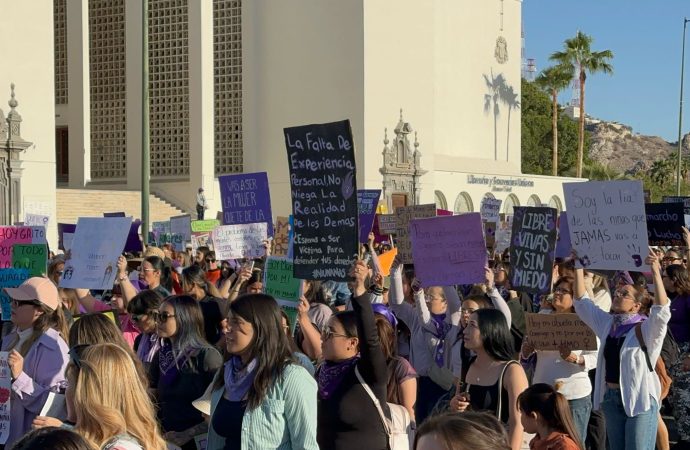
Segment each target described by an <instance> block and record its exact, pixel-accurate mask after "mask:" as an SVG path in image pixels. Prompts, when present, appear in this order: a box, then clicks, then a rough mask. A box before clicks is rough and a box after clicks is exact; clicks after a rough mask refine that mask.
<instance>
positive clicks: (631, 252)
mask: <svg viewBox="0 0 690 450" xmlns="http://www.w3.org/2000/svg"><path fill="white" fill-rule="evenodd" d="M563 193H564V194H565V204H566V208H567V210H568V227H569V230H570V242H571V245H572V247H573V249H575V251H576V252H577V261H576V265H577V266H578V267H585V268H588V269H600V270H635V271H645V270H648V266H646V265H645V264H644V259H645V256H646V255H647V216H646V213H645V209H644V193H643V192H642V182H641V181H589V182H586V183H563Z"/></svg>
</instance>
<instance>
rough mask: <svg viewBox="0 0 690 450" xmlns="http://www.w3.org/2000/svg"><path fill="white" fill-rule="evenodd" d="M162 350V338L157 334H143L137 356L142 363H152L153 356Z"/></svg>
mask: <svg viewBox="0 0 690 450" xmlns="http://www.w3.org/2000/svg"><path fill="white" fill-rule="evenodd" d="M160 348H161V338H159V337H158V335H156V333H151V334H142V335H141V339H140V340H139V347H137V356H138V357H139V360H141V362H145V363H150V362H151V361H153V355H155V354H156V352H157V351H158V350H160Z"/></svg>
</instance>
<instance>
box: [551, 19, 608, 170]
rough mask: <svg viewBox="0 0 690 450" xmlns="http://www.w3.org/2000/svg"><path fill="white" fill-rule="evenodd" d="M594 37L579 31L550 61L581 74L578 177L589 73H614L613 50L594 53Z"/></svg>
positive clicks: (582, 145)
mask: <svg viewBox="0 0 690 450" xmlns="http://www.w3.org/2000/svg"><path fill="white" fill-rule="evenodd" d="M592 41H593V39H592V37H591V36H588V35H586V34H584V33H582V32H581V31H578V32H577V34H576V35H575V37H573V38H570V39H566V40H565V42H564V43H563V51H561V52H555V53H554V54H552V55H551V57H550V58H549V59H551V60H552V61H555V62H557V63H558V64H560V65H563V66H565V67H567V68H568V69H569V70H570V72H571V73H575V71H577V72H578V74H579V81H580V133H579V140H578V143H577V164H576V168H577V172H576V173H577V176H578V177H581V176H582V159H583V154H584V147H585V81H587V73H597V72H603V73H606V74H612V73H613V66H612V65H611V64H610V63H609V60H610V59H611V58H613V52H612V51H611V50H603V51H600V52H594V51H592V49H591V45H592Z"/></svg>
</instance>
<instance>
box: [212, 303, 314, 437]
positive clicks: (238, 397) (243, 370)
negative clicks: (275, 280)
mask: <svg viewBox="0 0 690 450" xmlns="http://www.w3.org/2000/svg"><path fill="white" fill-rule="evenodd" d="M228 326H229V329H228V333H227V334H226V363H225V365H224V366H223V368H221V370H220V371H219V372H218V374H217V375H216V378H215V381H214V383H213V393H212V394H211V423H210V426H209V428H208V447H207V448H209V449H240V448H257V449H259V448H261V449H264V448H265V449H269V448H270V449H279V450H298V449H299V450H302V449H305V450H317V449H318V448H319V447H318V445H317V443H316V383H315V382H314V379H313V378H312V377H311V376H310V375H309V374H308V373H307V371H306V370H305V369H304V367H302V366H300V365H299V364H298V363H297V362H296V361H295V359H294V358H293V356H292V352H291V350H290V344H289V342H288V338H287V334H286V333H285V332H284V331H283V327H282V317H281V314H280V309H279V307H278V304H277V303H276V301H275V300H274V299H273V298H272V297H269V296H267V295H263V294H248V295H244V296H242V297H240V298H238V299H237V300H236V301H234V302H233V303H232V304H231V305H230V313H229V315H228ZM322 448H324V449H325V448H326V447H322Z"/></svg>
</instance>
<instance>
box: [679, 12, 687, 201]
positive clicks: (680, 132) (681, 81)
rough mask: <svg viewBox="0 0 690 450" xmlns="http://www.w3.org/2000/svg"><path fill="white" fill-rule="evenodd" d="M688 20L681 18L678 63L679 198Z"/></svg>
mask: <svg viewBox="0 0 690 450" xmlns="http://www.w3.org/2000/svg"><path fill="white" fill-rule="evenodd" d="M688 22H690V19H688V18H687V17H684V18H683V52H682V56H681V60H680V61H681V62H680V105H679V111H678V173H677V174H676V195H678V196H680V173H681V171H680V167H681V163H682V154H681V150H682V148H683V141H682V136H681V134H682V130H683V77H684V75H685V73H684V72H685V30H686V29H687V27H688Z"/></svg>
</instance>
